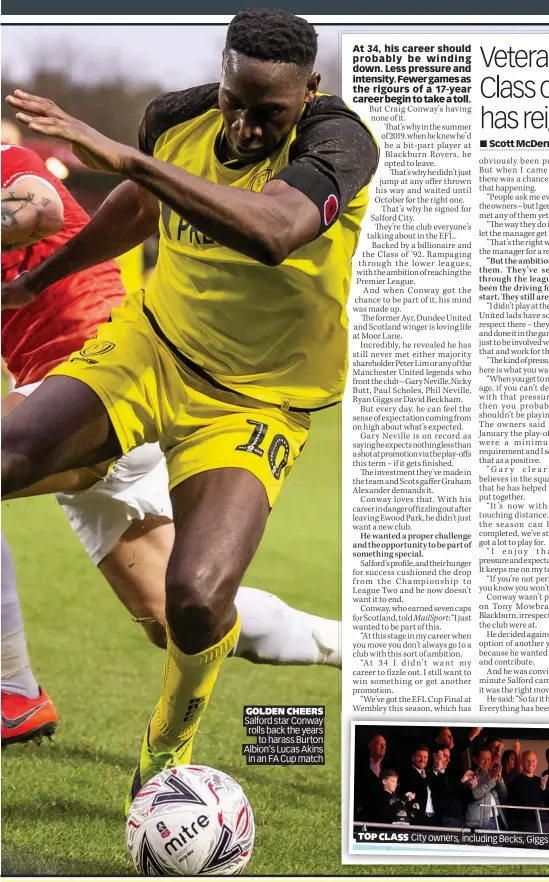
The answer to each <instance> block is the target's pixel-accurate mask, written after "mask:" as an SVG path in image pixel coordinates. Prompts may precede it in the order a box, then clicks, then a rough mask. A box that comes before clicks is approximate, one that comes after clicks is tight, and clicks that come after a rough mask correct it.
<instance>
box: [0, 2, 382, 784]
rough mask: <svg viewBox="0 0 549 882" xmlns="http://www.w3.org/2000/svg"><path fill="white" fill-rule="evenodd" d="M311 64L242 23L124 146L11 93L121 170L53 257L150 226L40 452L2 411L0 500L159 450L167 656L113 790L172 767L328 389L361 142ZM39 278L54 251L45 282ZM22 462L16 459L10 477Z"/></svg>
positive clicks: (35, 124) (301, 34)
mask: <svg viewBox="0 0 549 882" xmlns="http://www.w3.org/2000/svg"><path fill="white" fill-rule="evenodd" d="M315 56H316V34H315V32H314V29H313V28H312V26H311V25H309V24H308V23H307V22H306V21H305V20H304V19H301V18H298V17H297V16H294V15H292V14H291V13H286V12H280V11H276V10H267V9H261V10H247V11H246V12H243V13H239V14H238V15H237V16H235V18H234V19H233V21H232V22H231V25H230V26H229V30H228V34H227V43H226V46H225V51H224V55H223V68H222V79H221V82H220V83H212V84H208V85H205V86H199V87H196V88H192V89H187V90H185V91H181V92H171V93H168V94H166V95H162V96H160V97H159V98H157V99H155V100H154V101H153V102H151V104H150V105H149V106H148V108H147V110H146V112H145V115H144V118H143V120H142V123H141V126H140V133H139V137H140V151H141V152H139V153H138V152H137V151H135V150H132V149H131V148H128V147H125V146H124V145H120V144H117V143H115V142H112V141H110V140H109V139H106V138H104V136H102V135H100V134H99V133H97V132H94V130H91V129H89V127H87V126H86V125H85V124H83V123H81V122H80V121H78V120H74V119H72V118H71V117H68V116H67V115H66V114H64V113H63V111H61V110H60V109H59V108H57V107H55V105H52V104H51V102H47V101H46V100H45V99H40V98H36V96H27V95H25V94H24V93H17V92H16V93H15V95H14V96H12V97H11V98H10V99H9V100H10V103H12V104H13V105H14V106H15V107H17V108H18V109H19V111H20V112H19V114H18V118H19V119H20V120H21V121H23V122H26V123H27V124H29V125H30V127H31V128H33V129H34V130H36V131H41V132H44V131H47V132H48V133H49V134H54V135H57V136H58V137H63V138H65V139H66V140H67V141H69V142H70V143H72V145H73V147H76V148H77V150H78V155H79V156H81V157H82V158H83V159H84V160H85V161H88V163H89V164H90V165H91V166H92V167H95V168H103V169H105V168H106V169H108V170H111V171H117V172H118V173H121V174H122V175H124V176H125V177H126V178H127V179H128V181H127V182H126V184H123V185H121V186H120V188H118V191H115V194H113V197H111V200H110V202H109V200H107V203H105V205H104V206H103V207H102V208H101V209H100V210H99V211H98V213H97V215H96V216H95V218H94V219H93V220H92V222H91V223H90V225H89V228H87V230H88V232H87V233H86V230H84V231H83V233H82V234H80V238H79V237H75V240H74V243H73V244H71V243H69V246H68V247H67V250H66V252H65V255H64V256H63V255H62V256H61V258H59V259H58V261H57V266H60V265H62V264H63V260H65V262H66V267H67V266H69V264H70V266H71V267H74V266H75V264H77V263H78V261H79V260H80V261H81V262H85V261H86V260H88V261H89V257H86V256H85V254H86V253H88V254H89V253H90V252H91V253H93V254H94V255H96V257H97V256H98V257H100V258H101V259H106V257H105V256H106V255H108V256H113V250H115V249H116V240H117V237H118V238H119V239H123V244H124V245H125V249H124V250H127V247H128V246H129V245H131V244H135V242H132V240H131V231H132V229H133V228H135V236H136V238H137V232H138V230H139V231H140V234H141V233H142V232H143V230H145V228H146V223H145V221H146V220H147V218H149V219H150V218H153V216H154V222H155V224H156V223H157V224H158V228H159V231H160V247H159V256H158V263H157V266H156V270H155V272H154V274H153V276H152V278H151V280H150V282H149V284H148V285H147V288H146V290H145V292H144V293H143V292H138V293H135V294H133V295H130V296H129V297H128V298H126V300H125V301H124V303H123V304H122V306H121V307H120V308H119V309H115V310H113V313H112V317H111V321H110V322H109V323H107V324H105V325H103V326H101V328H100V329H99V331H98V333H97V337H96V338H95V339H94V340H92V341H89V342H88V343H87V344H86V345H85V346H84V347H83V348H82V349H81V350H80V351H79V352H77V353H74V354H73V355H72V356H71V359H70V360H69V362H68V363H66V364H65V365H62V366H60V367H59V368H57V369H56V370H55V371H53V373H52V374H51V375H50V377H49V378H48V380H46V382H45V383H44V384H43V386H42V387H41V388H40V389H39V390H38V391H37V392H36V393H33V395H32V396H30V397H29V399H28V402H32V401H33V398H34V399H35V400H34V407H33V415H32V417H33V423H34V425H36V422H37V410H38V412H39V414H40V420H39V423H40V424H42V425H43V429H42V431H41V439H40V440H41V441H42V447H39V442H38V441H37V440H36V439H31V440H28V439H25V438H24V433H23V427H24V425H25V415H24V413H23V411H24V408H25V404H27V403H28V402H25V403H23V404H22V405H21V406H20V407H19V408H18V409H17V411H16V412H15V415H14V418H13V423H11V424H10V425H9V426H8V456H7V457H6V462H7V465H6V468H5V473H4V475H5V476H4V481H5V483H6V481H7V488H8V492H10V491H12V488H15V489H19V488H20V487H22V486H25V482H27V483H28V482H29V480H30V479H31V478H32V479H34V480H36V479H37V478H40V477H41V476H42V474H45V473H46V470H47V468H48V463H49V467H50V469H52V470H57V471H61V470H62V469H64V468H74V467H78V466H85V465H87V464H89V462H90V461H92V460H93V461H99V459H100V458H103V459H105V458H107V456H108V455H119V454H120V452H122V453H126V452H127V451H129V450H130V449H132V448H133V447H135V446H137V445H140V444H142V443H144V442H148V441H156V440H159V441H160V444H161V446H162V449H163V451H164V453H165V455H166V459H167V463H168V469H169V474H170V488H171V492H172V504H173V508H174V522H175V527H176V540H175V545H174V551H173V553H172V558H171V560H170V565H169V567H168V574H167V582H166V597H167V605H166V613H167V619H168V638H169V656H168V660H167V662H166V667H165V672H164V681H163V691H162V696H161V699H160V701H159V703H158V705H157V708H156V709H155V712H154V714H153V716H152V718H151V721H150V724H149V728H148V731H147V734H146V736H145V739H144V743H143V749H142V753H141V758H140V762H139V764H138V768H137V771H136V775H135V778H134V781H133V786H132V791H131V796H135V795H136V793H137V791H138V790H139V787H140V786H141V785H142V784H143V783H144V782H145V781H146V780H148V779H149V778H150V777H151V775H153V774H155V773H156V772H158V771H160V770H161V769H162V768H164V767H166V766H169V765H172V764H177V763H181V762H188V761H189V759H190V751H191V748H192V741H193V737H194V734H195V732H196V727H197V725H198V719H199V717H200V714H201V713H202V712H203V710H204V708H205V706H206V704H207V701H208V699H209V695H210V693H211V689H212V688H213V684H214V682H215V679H216V676H217V672H218V670H219V667H220V664H221V662H222V661H223V659H224V657H225V656H226V655H227V653H228V652H230V650H231V648H232V646H233V645H234V643H235V641H236V639H237V636H238V621H237V618H236V614H235V611H234V605H233V598H234V593H235V591H236V588H237V587H238V583H239V580H240V576H241V575H242V573H243V572H244V570H245V569H246V567H247V566H248V564H249V562H250V560H251V558H252V556H253V554H254V552H255V549H256V548H257V545H258V543H259V541H260V538H261V535H262V532H263V529H264V526H265V523H266V519H267V516H268V512H269V509H270V507H272V505H273V503H274V501H275V499H276V497H277V495H278V493H279V491H280V487H281V485H282V482H283V480H284V478H285V477H286V476H287V475H288V473H289V472H290V470H291V467H292V465H293V463H294V461H295V460H296V458H297V457H298V456H299V453H300V451H301V449H302V447H303V445H304V443H305V441H306V438H307V432H308V428H309V421H310V413H311V412H312V411H315V410H318V409H322V408H324V407H328V406H330V405H333V404H335V403H337V402H338V401H339V400H340V399H341V395H342V393H343V388H344V382H345V375H346V369H347V318H346V309H345V306H346V300H347V296H348V293H349V288H350V282H351V258H352V255H353V253H354V251H355V249H356V247H357V243H358V237H359V232H360V224H361V221H362V219H363V216H364V213H365V210H366V205H367V186H368V183H369V182H370V180H371V177H372V175H373V173H374V171H375V168H376V166H377V161H378V150H377V146H376V143H375V141H374V138H373V136H372V135H371V133H370V132H369V130H368V129H367V127H366V126H365V125H364V124H363V123H362V121H361V120H360V118H359V117H358V116H357V115H356V114H355V113H354V112H353V111H352V110H350V109H349V108H348V107H347V106H346V105H345V104H344V103H343V102H342V101H341V100H340V99H339V98H337V97H335V96H332V95H326V94H322V93H320V92H318V83H319V76H318V75H317V74H315V73H313V64H314V60H315ZM132 200H133V201H132ZM123 219H125V226H123V227H122V226H121V221H122V220H123ZM143 219H145V220H143ZM115 222H116V223H117V226H115ZM109 237H111V238H110V239H109ZM121 245H122V243H120V247H121ZM116 253H119V252H116ZM82 255H84V256H83V257H82ZM69 258H70V260H69ZM54 271H55V261H53V262H50V268H49V270H48V269H47V268H46V269H45V270H44V273H47V272H49V273H50V275H51V273H52V272H54ZM70 271H74V269H71V270H70ZM75 383H76V384H77V385H76V386H75V385H74V384H75ZM37 396H38V397H37ZM52 412H53V413H54V414H55V415H56V417H57V422H55V421H54V418H53V417H52ZM29 414H30V411H29ZM44 421H45V425H44ZM59 422H62V423H63V425H64V426H65V428H64V429H63V430H60V429H59ZM87 427H89V430H88V428H87ZM52 434H53V436H54V440H53V441H52V437H51V436H52ZM46 437H47V438H48V444H46V454H45V462H44V452H43V451H44V439H45V438H46ZM5 444H6V430H4V445H5ZM23 448H24V449H23ZM40 451H41V465H39V464H38V462H37V461H38V458H39V452H40ZM48 451H51V454H50V453H48ZM21 454H24V457H26V460H28V461H30V462H31V463H32V467H29V468H28V469H27V471H26V472H25V469H24V468H22V465H21V463H22V459H23V458H22V455H21Z"/></svg>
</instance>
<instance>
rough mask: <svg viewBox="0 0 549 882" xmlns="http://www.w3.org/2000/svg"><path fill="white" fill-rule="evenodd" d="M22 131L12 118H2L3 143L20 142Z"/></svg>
mask: <svg viewBox="0 0 549 882" xmlns="http://www.w3.org/2000/svg"><path fill="white" fill-rule="evenodd" d="M20 143H21V132H20V131H19V128H18V127H17V126H16V125H15V123H14V122H12V121H11V119H2V144H15V145H17V144H20Z"/></svg>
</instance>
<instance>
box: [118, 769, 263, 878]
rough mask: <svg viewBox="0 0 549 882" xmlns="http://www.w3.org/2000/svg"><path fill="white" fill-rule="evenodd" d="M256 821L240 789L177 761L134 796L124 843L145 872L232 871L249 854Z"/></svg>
mask: <svg viewBox="0 0 549 882" xmlns="http://www.w3.org/2000/svg"><path fill="white" fill-rule="evenodd" d="M254 836H255V826H254V818H253V813H252V809H251V806H250V803H249V802H248V800H247V798H246V795H245V793H244V791H243V790H242V787H241V786H240V784H238V783H237V782H236V781H235V780H234V779H233V778H231V777H230V776H229V775H226V774H225V773H224V772H219V771H218V770H217V769H211V768H209V767H208V766H177V767H174V768H172V769H165V770H164V771H163V772H161V773H160V774H159V775H156V776H155V777H154V778H151V780H150V781H148V782H147V784H145V786H144V787H142V788H141V790H140V791H139V793H138V794H137V796H136V797H135V799H134V801H133V803H132V805H131V808H130V812H129V814H128V820H127V824H126V844H127V846H128V851H129V854H130V857H131V859H132V861H133V864H134V866H135V868H136V870H137V871H138V873H140V874H142V875H144V876H197V875H204V876H234V875H236V874H238V873H241V872H242V870H243V869H244V867H245V866H246V864H247V863H248V861H249V860H250V857H251V854H252V848H253V844H254Z"/></svg>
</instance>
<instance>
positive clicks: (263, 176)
mask: <svg viewBox="0 0 549 882" xmlns="http://www.w3.org/2000/svg"><path fill="white" fill-rule="evenodd" d="M272 176H273V170H272V168H266V169H264V170H263V171H260V172H259V173H258V174H257V175H256V176H255V177H253V178H252V181H251V183H250V187H249V189H250V190H253V192H254V193H261V191H262V189H263V187H264V186H265V184H267V183H268V182H269V181H270V180H271V178H272Z"/></svg>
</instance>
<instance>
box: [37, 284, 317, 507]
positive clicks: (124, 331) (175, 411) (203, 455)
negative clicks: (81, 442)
mask: <svg viewBox="0 0 549 882" xmlns="http://www.w3.org/2000/svg"><path fill="white" fill-rule="evenodd" d="M55 375H62V376H66V377H74V378H75V379H77V380H81V381H82V382H83V383H86V385H88V386H89V387H90V388H91V389H93V390H94V392H95V393H96V394H97V395H98V396H99V398H100V399H101V401H102V402H103V404H104V405H105V408H106V409H107V412H108V414H109V417H110V419H111V422H112V425H113V427H114V430H115V432H116V434H117V436H118V440H119V442H120V446H121V448H122V453H123V454H124V453H127V452H128V451H130V450H132V449H133V448H134V447H138V446H139V445H141V444H144V443H145V442H154V441H159V442H160V446H161V448H162V450H163V452H164V454H165V456H166V462H167V465H168V472H169V477H170V490H171V489H173V487H175V486H176V485H177V484H180V483H181V482H182V481H185V480H186V479H187V478H190V477H191V476H192V475H196V474H198V473H200V472H205V471H209V470H211V469H219V468H241V469H246V470H247V471H249V472H252V474H254V475H255V476H256V477H257V478H258V479H259V480H260V481H261V483H262V484H263V486H264V487H265V491H266V493H267V497H268V499H269V505H270V506H272V505H273V504H274V502H275V500H276V498H277V496H278V494H279V492H280V488H281V485H282V482H283V480H284V478H285V477H286V476H287V475H288V474H289V472H290V470H291V468H292V466H293V464H294V462H295V460H296V459H297V457H298V456H299V454H300V452H301V449H302V448H303V445H304V444H305V441H306V440H307V434H308V431H309V425H310V417H309V415H308V414H307V413H301V412H293V411H291V412H287V411H283V410H281V409H280V408H279V407H276V406H274V405H271V404H264V403H262V402H260V401H257V400H255V399H252V398H247V397H246V396H244V395H240V394H239V393H236V392H231V391H228V390H227V391H225V390H222V389H217V388H216V387H215V386H212V385H211V384H210V383H208V381H207V380H205V379H202V378H201V377H200V376H198V375H197V374H196V373H194V372H193V371H192V370H191V369H190V368H188V367H187V366H186V365H185V364H183V363H182V362H181V361H178V360H177V358H176V356H175V355H174V354H173V353H172V352H171V351H170V349H169V348H168V346H167V345H166V343H165V342H163V341H162V340H161V339H160V338H159V337H158V336H157V334H156V333H155V332H154V330H153V328H152V327H151V325H150V323H149V320H148V319H147V317H146V316H145V314H144V313H143V293H142V292H139V293H138V294H136V295H129V296H128V297H126V299H125V300H124V302H123V303H122V305H121V306H120V307H119V308H117V309H114V310H113V312H112V319H111V321H109V322H107V323H106V324H103V325H101V327H100V328H99V329H98V331H97V336H96V337H95V338H94V339H93V340H89V341H88V342H87V343H86V344H85V345H84V346H83V347H82V349H81V350H80V351H79V352H73V354H72V355H71V357H70V358H69V360H68V361H67V362H65V363H64V364H61V365H59V367H57V368H55V369H54V370H53V371H51V373H50V374H49V376H55Z"/></svg>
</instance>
